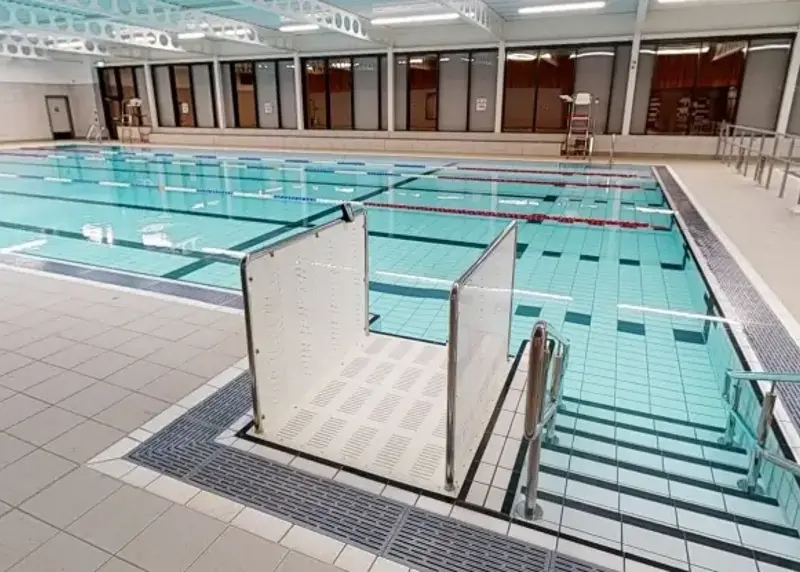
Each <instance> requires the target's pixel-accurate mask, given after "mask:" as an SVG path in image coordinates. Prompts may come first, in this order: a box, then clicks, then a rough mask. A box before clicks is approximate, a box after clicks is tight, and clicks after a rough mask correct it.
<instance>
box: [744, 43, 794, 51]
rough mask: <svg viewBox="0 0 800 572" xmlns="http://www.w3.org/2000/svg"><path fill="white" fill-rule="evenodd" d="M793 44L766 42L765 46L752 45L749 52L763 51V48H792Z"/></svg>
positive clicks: (748, 49)
mask: <svg viewBox="0 0 800 572" xmlns="http://www.w3.org/2000/svg"><path fill="white" fill-rule="evenodd" d="M791 48H792V45H791V44H764V45H763V46H750V47H749V48H747V51H748V52H761V51H763V50H787V51H788V50H790V49H791Z"/></svg>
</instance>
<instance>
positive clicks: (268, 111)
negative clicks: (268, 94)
mask: <svg viewBox="0 0 800 572" xmlns="http://www.w3.org/2000/svg"><path fill="white" fill-rule="evenodd" d="M264 113H266V114H267V115H270V114H272V102H271V101H265V102H264Z"/></svg>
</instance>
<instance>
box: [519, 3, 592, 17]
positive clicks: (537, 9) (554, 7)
mask: <svg viewBox="0 0 800 572" xmlns="http://www.w3.org/2000/svg"><path fill="white" fill-rule="evenodd" d="M605 6H606V3H605V2H573V3H569V4H545V5H544V6H526V7H525V8H520V9H519V13H520V14H553V13H555V12H579V11H581V10H599V9H600V8H605Z"/></svg>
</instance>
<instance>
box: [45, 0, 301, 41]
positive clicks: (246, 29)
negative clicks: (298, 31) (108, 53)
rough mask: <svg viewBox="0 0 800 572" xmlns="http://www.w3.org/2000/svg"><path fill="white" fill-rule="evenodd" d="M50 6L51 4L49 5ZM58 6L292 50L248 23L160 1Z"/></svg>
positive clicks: (66, 0) (74, 0) (66, 1)
mask: <svg viewBox="0 0 800 572" xmlns="http://www.w3.org/2000/svg"><path fill="white" fill-rule="evenodd" d="M51 5H52V4H51ZM54 6H57V7H64V8H70V9H74V10H77V11H79V12H81V13H82V14H85V15H87V16H97V15H101V16H102V17H103V18H104V21H105V19H108V20H117V21H120V22H126V23H131V24H140V25H144V26H153V25H155V26H156V27H158V28H159V29H161V30H165V31H168V32H174V33H181V32H202V33H204V34H205V35H206V37H208V38H211V39H216V40H226V41H229V42H236V43H241V44H250V45H254V46H264V47H270V48H275V49H278V50H286V51H291V50H292V47H291V45H289V46H287V45H286V44H285V43H283V42H282V41H280V39H279V38H274V37H273V38H269V37H266V36H265V34H264V32H263V31H262V30H260V29H259V27H257V26H254V25H253V24H250V23H247V22H241V21H239V20H234V19H231V18H225V17H222V16H217V15H215V14H208V13H206V12H203V11H202V10H186V9H184V8H181V7H179V6H175V5H174V4H169V3H167V2H162V1H160V0H137V1H136V3H135V4H134V3H131V2H130V1H129V0H110V1H107V2H106V1H103V0H58V3H57V4H54Z"/></svg>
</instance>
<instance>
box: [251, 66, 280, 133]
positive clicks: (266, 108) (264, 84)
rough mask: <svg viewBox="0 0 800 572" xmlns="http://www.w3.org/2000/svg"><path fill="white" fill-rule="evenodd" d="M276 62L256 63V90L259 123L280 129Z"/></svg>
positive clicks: (269, 127) (266, 126)
mask: <svg viewBox="0 0 800 572" xmlns="http://www.w3.org/2000/svg"><path fill="white" fill-rule="evenodd" d="M276 65H277V64H276V62H258V63H256V92H257V93H258V101H256V106H257V107H258V125H259V127H265V128H267V129H278V127H279V123H278V84H277V80H276V75H275V66H276Z"/></svg>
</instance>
